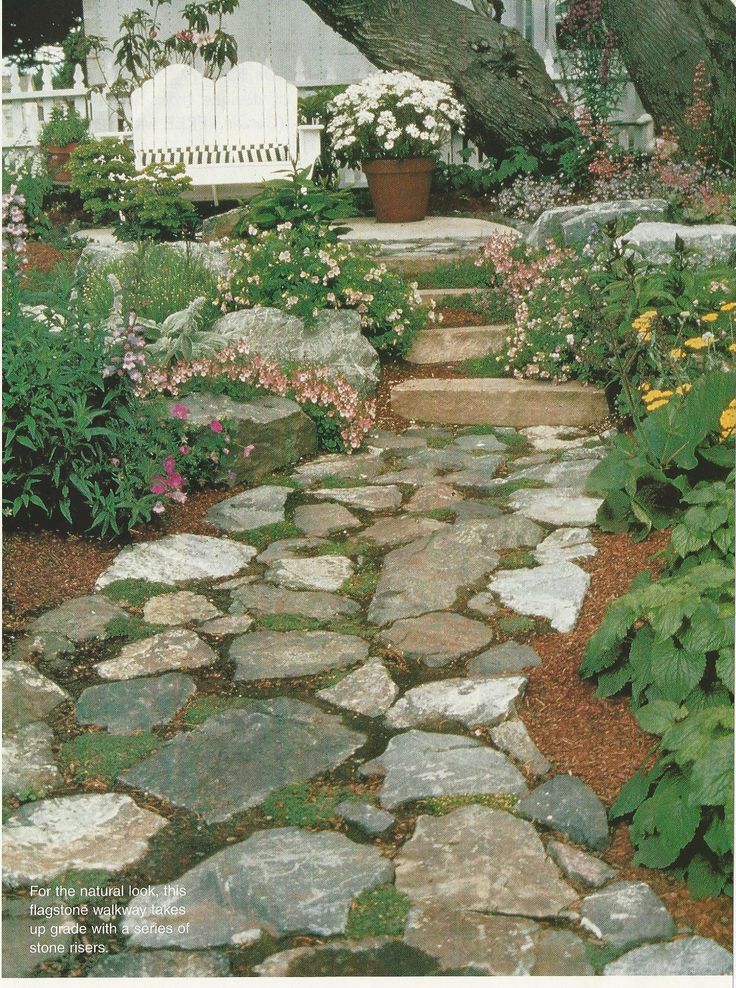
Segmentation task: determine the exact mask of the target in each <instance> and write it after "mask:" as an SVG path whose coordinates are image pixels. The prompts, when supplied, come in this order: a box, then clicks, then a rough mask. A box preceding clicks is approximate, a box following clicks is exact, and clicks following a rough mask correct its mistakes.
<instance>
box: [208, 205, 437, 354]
mask: <svg viewBox="0 0 736 988" xmlns="http://www.w3.org/2000/svg"><path fill="white" fill-rule="evenodd" d="M248 234H249V238H248V239H247V240H245V241H243V242H242V243H238V244H234V245H233V246H232V248H231V251H230V270H229V271H228V274H227V277H225V278H223V279H222V280H221V282H220V294H219V299H218V304H219V306H220V308H221V310H222V311H223V312H230V311H232V310H234V309H255V308H259V307H261V306H273V307H275V308H277V309H283V310H284V311H286V312H290V313H292V314H293V315H295V316H298V317H299V318H300V319H302V320H304V321H305V322H306V323H310V322H311V321H313V320H314V318H315V317H316V316H317V315H318V314H319V313H320V312H321V311H322V310H324V309H355V310H356V311H357V312H358V313H359V314H360V319H361V324H362V327H363V332H364V333H365V335H366V336H367V337H368V339H369V340H370V341H371V343H372V344H373V346H375V347H376V349H377V350H386V351H390V352H392V353H394V354H396V355H399V356H401V355H403V354H404V353H406V351H407V350H408V349H409V346H410V345H411V341H412V338H413V336H414V334H415V332H416V331H417V330H418V329H419V328H420V327H421V326H422V325H423V323H424V320H425V314H424V310H423V309H422V308H421V300H420V298H419V295H418V294H417V291H416V285H415V284H411V285H408V284H407V283H406V282H405V281H404V280H403V279H402V278H401V277H400V276H399V275H398V274H395V273H394V272H391V271H387V270H386V266H385V265H384V264H377V263H376V262H375V261H374V260H372V259H371V257H370V256H369V255H368V253H367V252H364V251H362V250H360V249H358V248H356V247H353V246H352V245H351V244H348V243H345V242H340V241H338V240H337V237H336V236H335V235H334V234H333V233H331V232H330V230H329V228H328V227H326V226H320V225H318V224H316V223H300V224H299V225H298V226H293V225H292V224H291V223H288V222H287V223H282V224H280V225H279V226H278V227H277V228H276V229H275V230H258V229H257V228H256V227H250V228H249V230H248Z"/></svg>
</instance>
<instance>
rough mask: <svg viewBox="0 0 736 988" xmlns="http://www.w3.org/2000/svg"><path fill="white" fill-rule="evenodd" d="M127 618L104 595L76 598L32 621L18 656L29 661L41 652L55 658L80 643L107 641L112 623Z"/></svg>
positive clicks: (72, 649)
mask: <svg viewBox="0 0 736 988" xmlns="http://www.w3.org/2000/svg"><path fill="white" fill-rule="evenodd" d="M125 616H126V612H125V611H124V610H122V609H121V608H120V607H118V606H117V604H114V603H113V602H112V601H111V600H108V599H107V597H105V596H104V595H103V594H88V595H86V596H84V597H75V598H73V599H72V600H67V601H65V602H64V603H63V604H61V605H60V606H59V607H55V608H53V610H50V611H46V613H45V614H42V615H41V616H40V617H38V618H36V620H35V621H32V622H31V625H30V627H29V629H28V635H27V637H26V638H25V639H23V640H22V641H21V642H20V644H19V646H18V649H17V651H16V655H17V656H18V657H19V658H27V657H30V656H31V655H33V654H34V653H41V654H43V655H45V656H46V657H47V658H54V657H55V656H57V655H59V654H60V653H62V652H71V651H74V648H75V646H76V645H78V644H80V643H81V642H87V641H93V640H94V639H95V638H104V637H105V629H106V628H107V625H108V624H109V623H110V621H112V620H114V619H115V618H122V617H125Z"/></svg>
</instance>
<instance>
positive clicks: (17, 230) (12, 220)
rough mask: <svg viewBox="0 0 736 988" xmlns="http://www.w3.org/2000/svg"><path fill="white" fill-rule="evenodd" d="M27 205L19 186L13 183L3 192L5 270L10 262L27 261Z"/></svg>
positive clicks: (20, 263)
mask: <svg viewBox="0 0 736 988" xmlns="http://www.w3.org/2000/svg"><path fill="white" fill-rule="evenodd" d="M25 206H26V200H25V197H24V196H22V195H21V194H20V192H19V191H18V188H17V186H15V185H11V186H10V189H9V191H8V192H5V193H3V271H4V270H5V268H6V267H7V266H8V264H9V263H14V264H17V265H23V264H24V263H25V255H26V238H27V237H28V225H27V223H26V212H25Z"/></svg>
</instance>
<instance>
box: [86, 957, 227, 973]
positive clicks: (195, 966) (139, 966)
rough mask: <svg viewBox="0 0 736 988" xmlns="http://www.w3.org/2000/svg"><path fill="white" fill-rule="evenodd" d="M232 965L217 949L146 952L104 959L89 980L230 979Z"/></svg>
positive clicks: (94, 967) (90, 971)
mask: <svg viewBox="0 0 736 988" xmlns="http://www.w3.org/2000/svg"><path fill="white" fill-rule="evenodd" d="M230 973H231V972H230V963H229V962H228V959H227V957H226V956H225V954H224V953H222V952H220V951H217V950H197V951H191V950H146V951H143V952H140V953H135V954H134V953H126V954H111V955H110V956H108V957H103V958H102V960H100V961H98V962H97V963H96V964H95V965H94V966H93V967H91V968H90V970H89V973H88V974H87V977H88V978H145V979H148V978H228V977H230Z"/></svg>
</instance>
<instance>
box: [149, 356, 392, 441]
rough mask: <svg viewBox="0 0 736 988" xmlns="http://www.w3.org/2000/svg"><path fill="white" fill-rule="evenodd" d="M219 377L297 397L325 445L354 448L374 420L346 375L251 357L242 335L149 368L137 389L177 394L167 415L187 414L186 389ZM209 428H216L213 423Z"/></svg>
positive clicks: (200, 386) (372, 408)
mask: <svg viewBox="0 0 736 988" xmlns="http://www.w3.org/2000/svg"><path fill="white" fill-rule="evenodd" d="M223 379H224V380H226V381H231V382H234V383H235V384H236V385H239V386H250V387H256V388H258V389H261V390H263V391H266V392H269V393H271V394H276V395H281V396H285V397H288V398H292V399H293V400H294V401H296V402H298V403H299V404H300V405H301V406H302V408H303V409H304V411H306V412H307V414H309V415H310V416H311V417H312V418H314V419H315V421H316V424H317V430H318V433H319V436H320V441H321V445H322V446H323V448H325V449H329V450H341V449H348V450H351V449H357V448H358V447H359V446H360V445H361V443H362V442H363V439H364V437H365V436H366V434H367V433H368V432H369V431H370V429H371V428H372V427H373V424H374V422H375V415H376V406H375V402H374V401H370V400H365V399H363V398H361V396H360V395H359V393H358V391H357V389H356V388H354V387H353V385H352V384H350V383H349V382H348V381H347V380H345V378H343V377H341V376H339V375H334V374H331V373H330V371H329V369H328V368H326V367H302V368H299V369H296V370H291V371H285V370H283V369H282V368H280V367H279V366H278V365H277V364H275V363H274V362H273V361H271V360H266V359H265V358H263V357H260V356H258V355H254V356H251V355H250V354H249V352H248V346H247V344H246V343H245V342H244V341H242V340H241V341H239V342H237V343H235V344H234V345H232V346H229V347H225V348H224V349H222V350H220V351H218V352H217V353H215V354H213V355H212V356H210V357H200V358H199V359H196V360H180V361H178V362H177V363H175V364H174V365H173V366H172V367H170V368H165V367H162V368H150V369H149V370H148V371H147V372H146V375H145V377H144V378H143V381H142V382H141V384H140V387H139V391H138V393H139V395H140V397H142V398H146V397H148V396H150V395H153V394H166V395H173V396H177V395H182V398H181V400H180V401H179V402H177V403H176V404H175V405H174V406H173V409H172V414H173V416H175V417H177V418H181V419H186V416H187V406H186V397H185V395H186V393H187V392H188V391H191V390H197V389H209V388H210V387H211V385H212V384H213V383H216V382H218V381H222V380H223ZM212 427H213V430H214V431H215V432H217V431H218V430H217V428H216V427H215V424H214V423H213V426H212Z"/></svg>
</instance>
